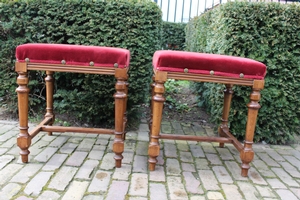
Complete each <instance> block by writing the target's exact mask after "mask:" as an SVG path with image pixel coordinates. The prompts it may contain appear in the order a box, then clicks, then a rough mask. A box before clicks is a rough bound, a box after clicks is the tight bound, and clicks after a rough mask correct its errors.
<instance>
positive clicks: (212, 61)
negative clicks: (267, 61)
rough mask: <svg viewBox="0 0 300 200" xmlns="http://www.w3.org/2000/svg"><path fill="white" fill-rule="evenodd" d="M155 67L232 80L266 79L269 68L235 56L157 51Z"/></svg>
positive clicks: (154, 60)
mask: <svg viewBox="0 0 300 200" xmlns="http://www.w3.org/2000/svg"><path fill="white" fill-rule="evenodd" d="M153 67H154V69H156V70H159V71H169V72H184V70H185V69H186V68H187V69H188V73H193V74H207V75H209V74H211V75H212V74H213V75H216V76H226V77H232V78H240V77H244V78H249V79H264V77H265V75H266V70H267V67H266V65H264V64H263V63H261V62H258V61H255V60H252V59H248V58H241V57H235V56H225V55H217V54H206V53H196V52H184V51H169V50H161V51H156V52H155V53H154V56H153Z"/></svg>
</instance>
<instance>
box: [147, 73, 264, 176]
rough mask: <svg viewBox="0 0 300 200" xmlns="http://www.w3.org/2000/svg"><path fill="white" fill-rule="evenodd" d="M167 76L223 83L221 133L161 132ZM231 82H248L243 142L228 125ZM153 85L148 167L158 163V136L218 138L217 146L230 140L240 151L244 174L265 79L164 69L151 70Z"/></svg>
mask: <svg viewBox="0 0 300 200" xmlns="http://www.w3.org/2000/svg"><path fill="white" fill-rule="evenodd" d="M167 79H176V80H190V81H197V82H212V83H221V84H225V86H226V89H225V90H224V106H223V114H222V118H221V124H220V126H219V128H218V133H219V136H220V137H209V136H188V135H174V134H172V135H170V134H163V133H160V129H161V120H162V112H163V104H164V102H165V97H164V96H163V94H164V92H165V87H164V83H165V82H166V80H167ZM233 85H241V86H250V87H251V88H252V92H251V94H250V102H249V103H248V104H247V107H248V116H247V125H246V133H245V141H244V144H242V143H241V142H239V141H238V140H237V139H236V138H235V137H234V136H233V135H232V134H231V133H230V131H229V128H228V116H229V111H230V104H231V99H232V94H233V91H232V87H233ZM151 87H152V101H151V120H150V124H149V126H150V142H149V147H148V155H149V160H148V162H149V170H150V171H153V170H155V165H156V163H157V156H158V155H159V151H160V147H159V139H174V140H190V141H203V142H219V146H220V147H224V143H231V144H233V145H234V147H235V148H236V149H237V150H238V151H239V152H240V158H241V160H242V165H241V168H242V170H241V175H242V176H247V175H248V170H249V168H250V165H249V164H250V163H251V161H252V160H253V158H254V151H253V149H252V144H253V137H254V130H255V126H256V120H257V114H258V110H259V108H260V105H259V103H258V102H259V100H260V91H261V90H262V89H263V88H264V80H255V79H245V78H230V77H221V76H213V75H202V74H188V73H179V72H165V71H158V70H155V71H154V76H153V83H152V85H151Z"/></svg>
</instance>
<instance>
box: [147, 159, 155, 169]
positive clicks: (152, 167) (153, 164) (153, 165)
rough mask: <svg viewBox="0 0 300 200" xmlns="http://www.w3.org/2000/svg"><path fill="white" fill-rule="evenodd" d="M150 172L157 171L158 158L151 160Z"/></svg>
mask: <svg viewBox="0 0 300 200" xmlns="http://www.w3.org/2000/svg"><path fill="white" fill-rule="evenodd" d="M148 161H149V170H150V171H154V170H155V166H156V162H157V160H156V158H149V160H148Z"/></svg>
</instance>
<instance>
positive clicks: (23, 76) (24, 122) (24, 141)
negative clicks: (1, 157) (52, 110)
mask: <svg viewBox="0 0 300 200" xmlns="http://www.w3.org/2000/svg"><path fill="white" fill-rule="evenodd" d="M18 74H19V76H18V78H17V84H18V85H19V87H18V88H17V89H16V91H17V93H18V109H19V124H20V133H19V135H18V138H17V145H18V146H19V147H20V149H21V151H20V155H21V157H22V162H23V163H27V162H28V155H29V153H30V151H29V150H28V148H29V147H30V144H31V137H30V135H29V134H28V95H29V88H28V87H27V86H28V74H27V72H22V71H18Z"/></svg>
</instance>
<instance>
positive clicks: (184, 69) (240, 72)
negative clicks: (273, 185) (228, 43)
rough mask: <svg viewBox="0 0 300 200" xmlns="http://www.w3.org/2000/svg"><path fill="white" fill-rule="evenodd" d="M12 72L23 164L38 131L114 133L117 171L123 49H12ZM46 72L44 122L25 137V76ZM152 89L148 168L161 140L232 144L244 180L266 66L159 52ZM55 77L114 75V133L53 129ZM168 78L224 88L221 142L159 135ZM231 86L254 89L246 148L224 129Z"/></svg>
mask: <svg viewBox="0 0 300 200" xmlns="http://www.w3.org/2000/svg"><path fill="white" fill-rule="evenodd" d="M16 57H17V62H16V67H15V69H16V71H17V73H18V74H19V76H18V78H17V83H18V85H19V87H18V88H17V93H18V108H19V123H20V133H19V135H18V138H17V144H18V146H19V147H20V149H21V152H20V154H21V157H22V162H28V155H29V150H28V148H29V147H30V144H31V140H32V138H33V137H35V136H36V135H37V134H38V133H39V132H40V131H45V132H48V135H52V132H79V133H94V134H114V135H115V138H114V142H113V151H114V153H115V156H114V159H115V161H116V164H115V166H116V167H121V162H122V158H123V156H122V153H123V151H124V138H125V127H126V122H127V117H126V104H127V94H128V82H127V80H128V69H129V59H130V52H129V51H128V50H126V49H121V48H111V47H95V46H82V45H61V44H24V45H20V46H18V47H17V49H16ZM29 70H42V71H46V78H45V82H46V98H47V107H46V114H45V118H44V120H43V121H42V122H41V123H40V124H38V125H37V126H36V127H35V128H34V129H33V130H31V131H30V132H28V96H29V89H28V82H29V80H28V71H29ZM153 70H154V76H153V80H154V82H153V84H152V101H151V121H150V142H149V148H148V154H149V169H150V170H155V165H156V163H157V156H158V155H159V151H160V146H159V139H175V140H192V141H204V142H218V143H219V144H220V147H223V146H224V143H231V144H233V145H234V146H235V147H236V148H237V149H238V150H239V152H240V157H241V160H242V176H247V174H248V169H249V168H250V165H249V164H250V162H251V161H252V160H253V157H254V152H253V150H252V144H253V136H254V130H255V125H256V119H257V114H258V110H259V108H260V105H259V103H258V101H259V100H260V90H261V89H263V87H264V76H265V74H266V66H265V65H264V64H262V63H260V62H257V61H254V60H251V59H246V58H239V57H233V56H224V55H215V54H203V53H193V52H182V51H157V52H155V54H154V56H153ZM54 72H72V73H90V74H105V75H114V76H115V78H116V84H115V88H116V92H115V94H114V99H115V127H114V129H101V128H84V127H62V126H54V125H53V123H54V120H55V115H54V113H53V91H54V78H53V73H54ZM167 79H177V80H190V81H199V82H212V83H221V84H225V86H226V89H225V91H224V107H223V115H222V119H221V125H220V127H219V129H218V132H219V135H220V137H203V136H188V135H173V134H172V135H170V134H169V135H168V134H161V133H160V126H161V120H162V111H163V105H164V101H165V98H164V96H163V94H164V91H165V88H164V83H165V82H166V80H167ZM233 85H243V86H249V87H251V88H252V92H251V94H250V102H249V104H248V105H247V106H248V117H247V125H246V133H245V141H244V144H242V143H240V142H239V141H238V140H237V139H236V138H235V137H234V136H233V135H232V134H231V133H230V132H229V128H228V116H229V110H230V102H231V98H232V94H233V91H232V87H233Z"/></svg>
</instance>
